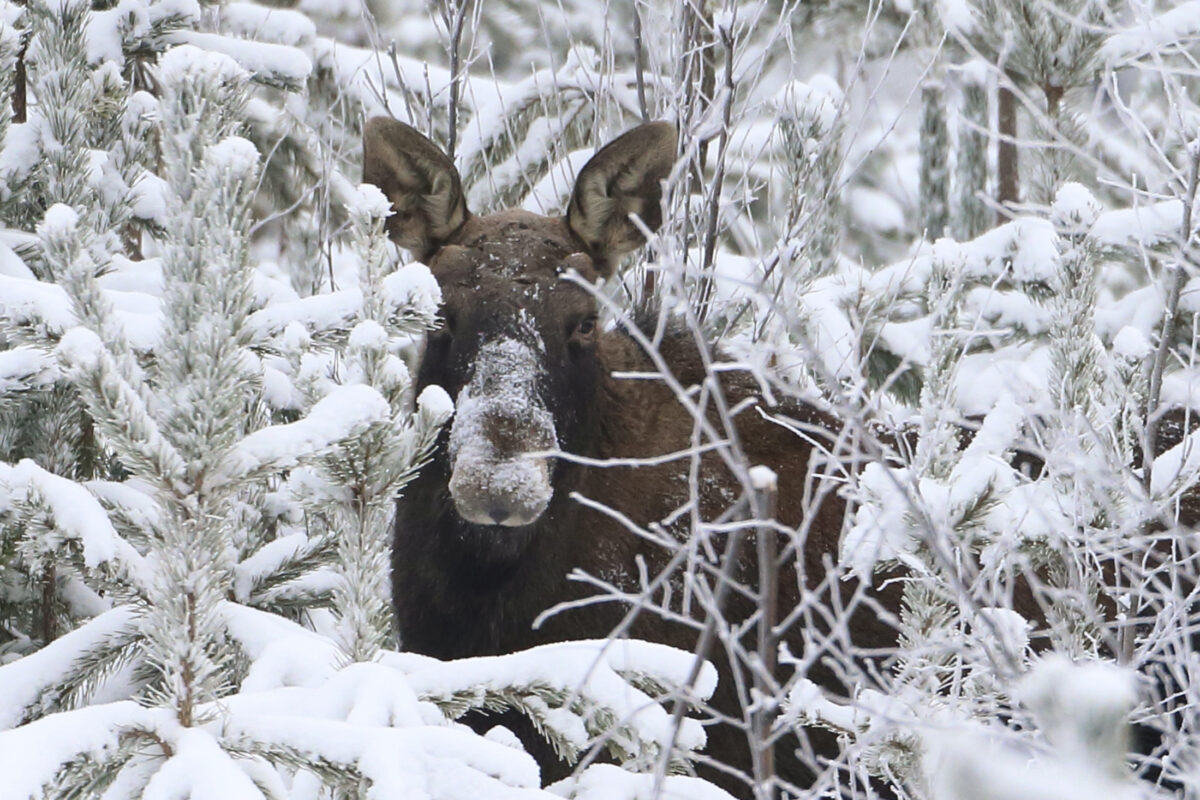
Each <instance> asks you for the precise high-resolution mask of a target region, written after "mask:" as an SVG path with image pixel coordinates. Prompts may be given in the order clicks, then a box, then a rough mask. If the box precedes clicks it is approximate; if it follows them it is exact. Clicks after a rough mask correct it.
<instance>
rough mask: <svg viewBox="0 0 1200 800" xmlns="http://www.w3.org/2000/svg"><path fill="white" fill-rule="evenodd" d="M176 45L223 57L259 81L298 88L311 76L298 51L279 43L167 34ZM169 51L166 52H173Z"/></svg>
mask: <svg viewBox="0 0 1200 800" xmlns="http://www.w3.org/2000/svg"><path fill="white" fill-rule="evenodd" d="M168 38H169V39H170V40H171V41H172V42H174V43H177V44H183V45H191V46H193V47H197V48H200V49H203V50H205V51H207V52H209V53H212V54H218V53H219V54H221V55H223V56H227V57H229V58H230V59H232V60H233V61H234V62H236V63H237V64H238V65H239V66H240V67H241V68H242V69H244V70H246V71H247V72H249V73H250V74H251V75H253V76H254V77H255V78H257V79H258V80H260V81H264V82H266V83H269V84H273V85H280V86H286V87H292V88H298V87H300V86H303V85H304V82H305V81H307V80H308V76H309V74H311V73H312V70H313V65H312V61H310V60H309V58H308V56H306V55H305V54H304V53H303V52H301V51H300V50H297V49H296V48H294V47H288V46H287V45H283V44H270V43H269V42H252V41H247V40H245V39H235V38H233V37H231V36H222V35H221V34H218V33H201V32H199V31H189V30H177V31H174V32H172V33H171V34H169V35H168ZM176 49H178V48H173V49H172V50H171V51H169V52H174V51H175V50H176Z"/></svg>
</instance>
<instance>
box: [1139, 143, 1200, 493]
mask: <svg viewBox="0 0 1200 800" xmlns="http://www.w3.org/2000/svg"><path fill="white" fill-rule="evenodd" d="M1198 178H1200V142H1197V144H1196V146H1194V147H1193V148H1192V165H1191V171H1190V174H1189V175H1188V183H1187V192H1186V195H1185V197H1184V198H1183V222H1182V224H1181V226H1180V235H1179V239H1180V248H1181V252H1180V254H1179V259H1178V260H1177V261H1176V262H1175V263H1174V264H1172V265H1171V266H1170V267H1169V268H1168V269H1169V270H1170V272H1171V276H1170V283H1169V284H1168V285H1167V299H1166V307H1165V308H1164V309H1163V323H1162V331H1161V332H1160V333H1159V337H1158V349H1157V350H1156V351H1155V353H1154V361H1153V362H1152V364H1151V367H1150V381H1149V383H1150V389H1149V392H1148V393H1147V396H1146V427H1145V434H1144V435H1143V438H1142V486H1143V487H1144V488H1145V490H1146V493H1147V495H1149V493H1150V478H1151V475H1152V474H1153V472H1154V442H1155V438H1156V436H1157V434H1158V423H1159V418H1160V414H1159V413H1158V404H1159V399H1160V397H1161V395H1162V378H1163V371H1164V370H1165V369H1166V366H1167V356H1168V354H1169V353H1170V351H1171V336H1172V333H1173V332H1174V330H1175V322H1176V320H1177V318H1178V316H1179V296H1180V293H1181V292H1182V291H1183V284H1184V281H1185V280H1187V270H1185V269H1184V262H1185V261H1186V260H1187V253H1188V248H1189V245H1190V244H1191V237H1192V206H1193V205H1195V203H1196V185H1197V180H1198Z"/></svg>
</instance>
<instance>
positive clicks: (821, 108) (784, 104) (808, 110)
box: [775, 75, 844, 133]
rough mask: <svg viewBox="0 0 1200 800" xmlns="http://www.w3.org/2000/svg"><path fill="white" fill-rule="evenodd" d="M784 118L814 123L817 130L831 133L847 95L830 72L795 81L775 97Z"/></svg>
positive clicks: (801, 122)
mask: <svg viewBox="0 0 1200 800" xmlns="http://www.w3.org/2000/svg"><path fill="white" fill-rule="evenodd" d="M776 97H777V99H776V101H775V104H776V107H777V108H778V109H779V113H780V116H781V117H784V118H787V119H792V120H795V121H796V122H797V123H799V124H801V125H813V126H815V129H816V131H817V132H818V133H828V132H829V131H831V130H833V127H834V125H835V124H836V123H837V118H838V115H839V113H840V111H841V108H842V103H843V98H844V95H843V93H842V89H841V87H840V86H838V84H837V81H835V80H834V79H833V78H831V77H829V76H828V75H814V76H813V77H811V78H809V80H808V82H807V83H805V82H803V81H792V82H790V83H787V84H785V85H784V87H783V88H782V89H781V90H780V92H779V94H778V95H777V96H776Z"/></svg>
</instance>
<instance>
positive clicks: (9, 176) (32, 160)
mask: <svg viewBox="0 0 1200 800" xmlns="http://www.w3.org/2000/svg"><path fill="white" fill-rule="evenodd" d="M41 155H42V145H41V133H40V131H39V130H38V128H37V126H36V125H33V124H32V123H29V122H19V123H16V124H13V125H11V126H9V129H8V133H7V135H6V136H5V137H4V148H3V149H2V150H0V177H3V178H4V179H5V180H4V181H0V199H6V198H9V197H11V196H12V195H11V191H12V190H11V189H10V188H9V186H12V185H17V184H19V183H20V181H21V180H23V179H24V178H25V177H27V176H28V175H29V172H30V170H32V169H33V166H34V165H35V164H37V163H38V160H39V159H40V158H41Z"/></svg>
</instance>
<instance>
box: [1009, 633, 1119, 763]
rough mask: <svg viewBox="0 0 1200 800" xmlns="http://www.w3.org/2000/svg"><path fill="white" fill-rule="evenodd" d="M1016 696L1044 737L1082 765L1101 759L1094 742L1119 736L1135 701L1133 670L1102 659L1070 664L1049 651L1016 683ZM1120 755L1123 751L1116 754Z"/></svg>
mask: <svg viewBox="0 0 1200 800" xmlns="http://www.w3.org/2000/svg"><path fill="white" fill-rule="evenodd" d="M1017 697H1018V698H1019V699H1020V700H1021V702H1022V703H1024V704H1025V705H1026V706H1028V707H1029V708H1030V709H1032V711H1033V713H1034V715H1035V716H1036V717H1037V720H1038V723H1039V725H1040V726H1041V729H1042V733H1043V734H1044V735H1045V736H1046V738H1047V739H1048V740H1049V741H1050V743H1051V744H1052V745H1054V746H1055V747H1056V748H1057V749H1058V752H1059V753H1060V754H1062V755H1063V756H1065V757H1068V758H1072V759H1078V760H1080V761H1082V762H1084V763H1086V762H1087V761H1088V760H1089V759H1093V758H1096V757H1097V756H1099V755H1100V753H1099V752H1097V748H1096V747H1095V742H1094V741H1092V740H1093V739H1095V738H1097V737H1103V736H1105V735H1109V736H1114V735H1115V737H1116V738H1117V742H1116V744H1117V746H1118V747H1120V745H1121V742H1120V738H1119V737H1120V734H1121V733H1123V729H1124V727H1125V725H1126V719H1127V717H1128V714H1129V712H1130V711H1131V710H1132V709H1133V707H1134V705H1135V704H1136V703H1137V700H1138V696H1137V676H1136V673H1134V672H1133V670H1131V669H1129V668H1127V667H1121V666H1118V665H1117V664H1115V663H1111V662H1106V661H1087V662H1082V663H1075V662H1072V661H1071V660H1070V659H1069V658H1067V657H1066V656H1064V655H1061V654H1057V653H1051V654H1049V655H1047V656H1046V657H1044V658H1042V659H1040V660H1038V661H1036V662H1034V665H1033V668H1032V669H1030V671H1029V672H1028V673H1027V674H1026V675H1025V676H1024V677H1023V678H1022V679H1021V681H1020V682H1019V683H1018V685H1017ZM1123 755H1124V752H1123V749H1122V750H1120V751H1119V752H1118V753H1117V756H1118V758H1120V757H1121V756H1123Z"/></svg>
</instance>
